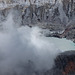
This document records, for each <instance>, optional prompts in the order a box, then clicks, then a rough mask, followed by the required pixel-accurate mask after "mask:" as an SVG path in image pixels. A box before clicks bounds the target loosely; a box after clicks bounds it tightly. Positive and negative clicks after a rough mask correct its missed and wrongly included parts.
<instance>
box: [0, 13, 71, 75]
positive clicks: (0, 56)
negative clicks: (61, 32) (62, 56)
mask: <svg viewBox="0 0 75 75" xmlns="http://www.w3.org/2000/svg"><path fill="white" fill-rule="evenodd" d="M41 30H42V29H40V28H38V27H32V28H30V27H28V26H22V27H19V28H17V27H16V24H15V23H14V21H13V15H12V14H9V16H8V17H7V20H6V21H5V22H3V23H2V30H1V31H0V75H35V74H34V73H35V72H36V71H47V70H49V69H51V68H52V67H53V65H54V59H55V57H56V56H57V55H58V53H60V52H62V50H61V49H62V48H61V47H60V48H61V49H60V48H58V46H57V45H56V44H55V43H54V42H52V41H51V42H50V41H49V40H50V39H47V38H46V37H45V36H44V35H43V34H41V33H40V32H41ZM70 47H71V46H70Z"/></svg>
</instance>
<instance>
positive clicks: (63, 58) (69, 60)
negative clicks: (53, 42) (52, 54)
mask: <svg viewBox="0 0 75 75" xmlns="http://www.w3.org/2000/svg"><path fill="white" fill-rule="evenodd" d="M45 75H75V51H67V52H63V53H61V54H59V55H58V56H57V57H56V59H55V65H54V67H53V68H52V69H51V70H49V71H48V72H46V73H45Z"/></svg>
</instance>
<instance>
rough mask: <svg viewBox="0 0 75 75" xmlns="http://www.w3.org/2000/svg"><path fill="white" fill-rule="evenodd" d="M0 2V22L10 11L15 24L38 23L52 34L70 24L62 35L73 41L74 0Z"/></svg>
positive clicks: (74, 21) (13, 0) (74, 30)
mask: <svg viewBox="0 0 75 75" xmlns="http://www.w3.org/2000/svg"><path fill="white" fill-rule="evenodd" d="M0 2H1V7H0V9H1V10H0V22H3V21H4V20H5V19H6V17H7V15H8V13H9V12H10V11H12V12H13V15H14V17H13V18H14V22H15V23H16V25H17V26H21V25H28V26H35V25H36V26H37V25H38V26H39V27H42V28H45V29H49V30H50V31H54V32H55V33H54V35H55V34H56V33H57V34H59V33H60V32H63V31H65V29H66V28H67V26H69V25H71V26H73V28H72V29H71V30H70V31H68V32H67V33H66V34H65V35H64V37H66V38H68V39H72V40H73V41H75V38H74V37H75V34H74V33H75V27H74V26H75V0H44V1H43V0H23V1H21V0H1V1H0ZM50 35H51V36H53V34H50ZM55 36H56V35H55Z"/></svg>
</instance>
